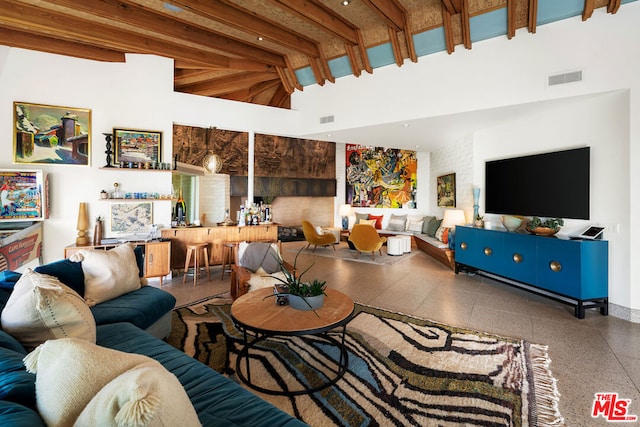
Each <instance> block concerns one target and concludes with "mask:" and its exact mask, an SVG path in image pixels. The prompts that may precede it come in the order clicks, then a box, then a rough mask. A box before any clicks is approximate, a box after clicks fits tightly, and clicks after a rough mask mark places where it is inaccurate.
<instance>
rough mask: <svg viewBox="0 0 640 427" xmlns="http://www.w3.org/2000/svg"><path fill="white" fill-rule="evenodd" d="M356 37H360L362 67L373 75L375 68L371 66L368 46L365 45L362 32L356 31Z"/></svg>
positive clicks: (359, 46)
mask: <svg viewBox="0 0 640 427" xmlns="http://www.w3.org/2000/svg"><path fill="white" fill-rule="evenodd" d="M356 35H357V36H358V49H359V50H360V58H362V65H363V66H364V69H365V71H366V72H367V73H369V74H373V67H372V66H371V61H369V55H368V54H367V45H366V44H365V43H364V37H363V36H362V31H360V30H358V31H356Z"/></svg>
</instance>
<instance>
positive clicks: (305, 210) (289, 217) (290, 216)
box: [273, 197, 335, 227]
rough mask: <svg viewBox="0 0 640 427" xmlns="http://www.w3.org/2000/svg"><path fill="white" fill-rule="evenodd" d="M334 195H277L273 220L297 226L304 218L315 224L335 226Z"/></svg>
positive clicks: (274, 202)
mask: <svg viewBox="0 0 640 427" xmlns="http://www.w3.org/2000/svg"><path fill="white" fill-rule="evenodd" d="M334 200H335V198H334V197H276V199H275V200H274V201H273V221H274V222H277V223H278V224H282V225H288V226H296V225H301V224H302V220H303V219H304V220H307V221H309V222H311V223H312V224H313V225H319V226H321V227H333V226H334V223H333V211H334V208H333V203H334Z"/></svg>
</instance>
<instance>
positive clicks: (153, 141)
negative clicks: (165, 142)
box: [113, 129, 162, 163]
mask: <svg viewBox="0 0 640 427" xmlns="http://www.w3.org/2000/svg"><path fill="white" fill-rule="evenodd" d="M113 141H114V145H115V160H116V163H119V162H125V163H130V162H131V163H146V162H161V161H162V132H157V131H148V130H133V129H113Z"/></svg>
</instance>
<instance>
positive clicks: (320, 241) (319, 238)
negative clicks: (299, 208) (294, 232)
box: [302, 221, 337, 252]
mask: <svg viewBox="0 0 640 427" xmlns="http://www.w3.org/2000/svg"><path fill="white" fill-rule="evenodd" d="M302 233H303V234H304V238H305V239H306V240H307V243H308V244H307V247H306V248H305V249H309V246H311V245H314V246H313V251H314V252H315V251H316V248H317V247H318V246H329V245H331V246H332V247H333V250H334V251H335V250H336V246H335V245H334V243H337V242H336V237H335V236H334V235H333V233H325V234H318V232H317V231H316V228H315V227H314V226H313V224H311V223H310V222H309V221H302Z"/></svg>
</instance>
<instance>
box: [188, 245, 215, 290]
mask: <svg viewBox="0 0 640 427" xmlns="http://www.w3.org/2000/svg"><path fill="white" fill-rule="evenodd" d="M208 246H209V245H208V243H187V245H186V247H187V256H186V260H185V262H184V276H183V277H182V283H186V282H187V272H188V271H189V265H190V262H191V255H194V258H193V286H195V285H196V280H197V279H198V276H199V275H200V269H201V268H202V267H201V266H199V263H200V260H201V259H203V260H204V265H205V268H206V270H207V279H208V280H211V276H210V275H209V249H208Z"/></svg>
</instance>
